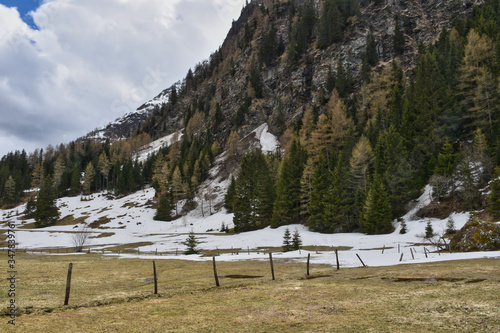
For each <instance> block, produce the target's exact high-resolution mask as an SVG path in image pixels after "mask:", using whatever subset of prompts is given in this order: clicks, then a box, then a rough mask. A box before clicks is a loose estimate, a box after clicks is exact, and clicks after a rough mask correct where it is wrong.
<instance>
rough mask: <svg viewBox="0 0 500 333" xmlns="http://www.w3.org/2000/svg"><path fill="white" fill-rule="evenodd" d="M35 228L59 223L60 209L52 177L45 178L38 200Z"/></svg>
mask: <svg viewBox="0 0 500 333" xmlns="http://www.w3.org/2000/svg"><path fill="white" fill-rule="evenodd" d="M35 205H36V211H35V216H34V217H35V221H36V222H35V226H36V227H37V228H42V227H46V226H49V225H52V224H55V223H56V222H57V219H58V218H59V209H58V208H57V205H56V194H55V191H54V184H53V182H52V179H51V177H45V179H44V181H43V183H42V186H41V187H40V192H38V197H37V199H36V203H35Z"/></svg>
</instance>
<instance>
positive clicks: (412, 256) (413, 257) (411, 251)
mask: <svg viewBox="0 0 500 333" xmlns="http://www.w3.org/2000/svg"><path fill="white" fill-rule="evenodd" d="M410 253H411V258H412V259H413V260H415V256H414V255H413V250H412V248H411V247H410Z"/></svg>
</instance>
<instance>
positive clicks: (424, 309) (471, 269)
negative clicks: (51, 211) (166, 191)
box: [0, 252, 500, 333]
mask: <svg viewBox="0 0 500 333" xmlns="http://www.w3.org/2000/svg"><path fill="white" fill-rule="evenodd" d="M0 255H3V256H4V257H5V258H4V259H5V260H3V261H4V262H5V264H3V265H5V266H4V267H6V264H7V253H6V252H0ZM16 259H17V271H18V274H17V280H16V302H17V305H18V306H19V307H20V313H19V314H18V316H17V317H16V325H15V328H14V327H12V325H8V324H7V322H8V320H9V318H8V317H7V316H5V315H2V316H0V320H1V322H0V331H1V332H72V333H76V332H489V333H491V332H500V260H494V259H490V260H464V261H453V262H442V263H430V264H414V265H400V266H392V267H366V268H341V269H340V270H339V271H337V270H335V268H332V267H330V266H325V265H313V266H311V272H310V276H309V277H307V276H306V274H305V273H306V267H305V263H280V262H275V273H276V280H275V281H272V279H271V272H270V265H269V262H265V261H263V262H256V261H239V262H230V263H222V262H221V263H217V269H218V274H219V278H220V284H221V286H220V287H216V286H215V282H214V275H213V270H212V262H211V261H206V262H191V261H176V260H156V267H157V271H158V295H154V294H153V278H152V276H153V268H152V260H141V259H117V258H113V257H109V256H101V255H98V254H85V255H65V256H57V255H52V256H50V255H49V256H46V255H33V254H24V253H18V254H17V258H16ZM70 262H71V263H73V274H72V289H71V295H70V300H69V306H63V302H64V296H65V284H66V274H67V269H68V264H69V263H70ZM2 271H3V272H4V273H3V274H5V275H7V273H6V271H7V269H2ZM6 277H7V276H6ZM2 281H3V282H2V283H1V284H0V286H1V288H2V291H1V292H0V302H1V304H2V309H5V308H6V306H7V305H8V302H9V299H8V297H7V291H8V285H7V282H6V279H4V278H2ZM4 311H5V310H4Z"/></svg>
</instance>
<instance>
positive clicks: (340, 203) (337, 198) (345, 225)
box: [325, 158, 358, 232]
mask: <svg viewBox="0 0 500 333" xmlns="http://www.w3.org/2000/svg"><path fill="white" fill-rule="evenodd" d="M346 179H348V175H347V171H346V166H345V165H344V162H343V160H342V158H339V159H338V161H337V165H336V166H335V169H334V170H333V172H332V173H330V175H329V184H330V187H329V189H328V192H327V193H326V196H325V219H326V222H327V224H328V232H350V231H353V230H355V229H356V228H357V227H358V225H357V222H356V221H355V220H354V216H355V215H356V214H355V211H354V210H355V205H354V204H355V203H354V200H353V199H354V198H353V196H352V193H349V192H348V191H347V184H346Z"/></svg>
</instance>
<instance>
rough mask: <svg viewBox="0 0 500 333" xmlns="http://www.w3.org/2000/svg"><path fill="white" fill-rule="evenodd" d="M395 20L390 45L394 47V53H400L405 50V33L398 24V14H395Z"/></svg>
mask: <svg viewBox="0 0 500 333" xmlns="http://www.w3.org/2000/svg"><path fill="white" fill-rule="evenodd" d="M395 21H396V26H395V28H394V35H393V37H392V38H393V39H392V45H393V48H394V53H395V54H396V55H401V54H403V52H404V50H405V34H404V31H403V29H401V25H400V24H399V17H398V16H396V18H395Z"/></svg>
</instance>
